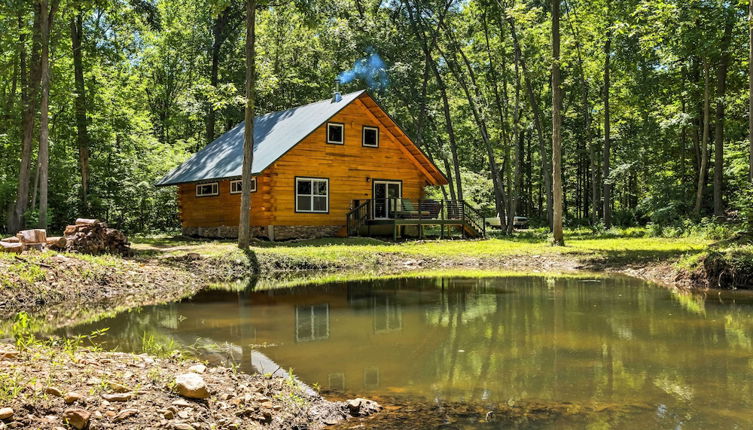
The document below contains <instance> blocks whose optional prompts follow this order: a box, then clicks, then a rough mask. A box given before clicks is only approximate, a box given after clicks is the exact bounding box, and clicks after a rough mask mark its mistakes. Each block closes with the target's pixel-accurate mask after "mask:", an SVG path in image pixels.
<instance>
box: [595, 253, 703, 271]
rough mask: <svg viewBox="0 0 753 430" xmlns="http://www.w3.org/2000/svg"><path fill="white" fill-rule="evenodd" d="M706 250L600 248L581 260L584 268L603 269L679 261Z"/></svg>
mask: <svg viewBox="0 0 753 430" xmlns="http://www.w3.org/2000/svg"><path fill="white" fill-rule="evenodd" d="M702 252H704V251H701V250H698V251H689V250H687V249H663V250H646V249H631V250H600V251H599V253H598V255H595V256H592V257H586V258H584V259H582V260H581V262H582V266H581V268H582V269H584V270H602V269H604V268H621V267H623V268H624V267H629V266H632V265H645V264H649V263H662V262H663V263H668V264H672V263H675V262H677V261H678V260H679V259H680V258H682V257H684V256H687V255H692V254H701V253H702Z"/></svg>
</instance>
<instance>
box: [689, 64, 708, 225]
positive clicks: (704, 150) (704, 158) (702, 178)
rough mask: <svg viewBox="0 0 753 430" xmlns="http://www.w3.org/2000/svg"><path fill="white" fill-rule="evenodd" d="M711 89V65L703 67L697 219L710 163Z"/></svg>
mask: <svg viewBox="0 0 753 430" xmlns="http://www.w3.org/2000/svg"><path fill="white" fill-rule="evenodd" d="M710 93H711V89H710V88H709V65H708V63H705V64H704V65H703V136H702V138H701V142H700V145H699V146H700V147H701V164H700V166H699V168H698V187H697V188H696V194H695V206H694V208H693V214H694V215H695V216H696V217H697V216H699V215H700V214H701V203H702V202H703V188H704V185H705V184H706V167H707V165H708V162H709V149H708V142H709V115H710V113H709V110H710V106H709V104H710V98H711V94H710Z"/></svg>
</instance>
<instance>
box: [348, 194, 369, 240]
mask: <svg viewBox="0 0 753 430" xmlns="http://www.w3.org/2000/svg"><path fill="white" fill-rule="evenodd" d="M370 216H371V200H364V201H360V202H359V201H356V204H355V206H354V208H353V209H352V210H351V211H350V212H348V214H347V215H346V216H345V218H346V222H347V225H346V228H347V230H348V236H353V235H357V234H358V232H359V231H360V229H361V227H362V226H364V225H366V222H367V221H368V220H369V218H370Z"/></svg>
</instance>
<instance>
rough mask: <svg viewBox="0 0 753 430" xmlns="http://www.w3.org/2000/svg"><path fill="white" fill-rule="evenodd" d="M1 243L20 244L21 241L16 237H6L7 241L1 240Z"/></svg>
mask: <svg viewBox="0 0 753 430" xmlns="http://www.w3.org/2000/svg"><path fill="white" fill-rule="evenodd" d="M0 242H7V243H20V242H21V239H19V238H17V237H16V236H13V237H6V238H5V239H0Z"/></svg>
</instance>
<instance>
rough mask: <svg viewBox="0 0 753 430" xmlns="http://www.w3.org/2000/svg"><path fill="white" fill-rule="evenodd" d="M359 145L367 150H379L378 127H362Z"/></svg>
mask: <svg viewBox="0 0 753 430" xmlns="http://www.w3.org/2000/svg"><path fill="white" fill-rule="evenodd" d="M361 144H362V145H363V146H365V147H367V148H379V127H370V126H368V125H365V126H363V132H362V133H361Z"/></svg>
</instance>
